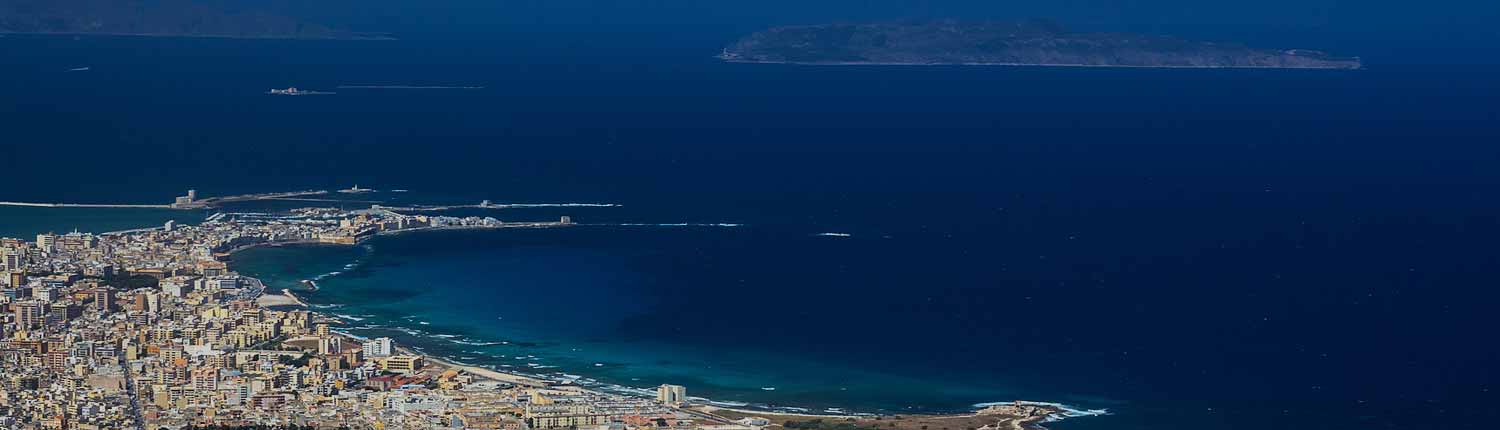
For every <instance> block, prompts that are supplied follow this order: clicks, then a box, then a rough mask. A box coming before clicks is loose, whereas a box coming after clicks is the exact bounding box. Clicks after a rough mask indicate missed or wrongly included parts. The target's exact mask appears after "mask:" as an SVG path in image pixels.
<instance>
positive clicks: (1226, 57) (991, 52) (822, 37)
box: [719, 21, 1361, 69]
mask: <svg viewBox="0 0 1500 430" xmlns="http://www.w3.org/2000/svg"><path fill="white" fill-rule="evenodd" d="M719 58H721V59H723V60H725V61H730V62H743V63H790V64H850V65H859V64H934V65H940V64H954V65H1017V66H1078V67H1087V66H1092V67H1164V68H1165V67H1173V68H1279V69H1358V68H1360V67H1361V63H1360V60H1359V58H1357V57H1354V58H1340V57H1334V56H1331V55H1328V54H1326V53H1323V52H1319V51H1311V50H1301V49H1289V50H1273V49H1258V48H1250V47H1246V46H1241V45H1236V44H1222V43H1211V42H1195V41H1189V40H1183V39H1178V38H1175V37H1170V36H1151V35H1139V34H1127V33H1077V32H1069V31H1067V30H1065V29H1063V28H1062V27H1061V26H1059V25H1056V24H1054V23H1051V22H1047V21H1026V22H959V21H929V22H909V23H878V24H828V25H811V26H795V27H778V28H773V29H770V30H765V31H761V32H758V33H755V34H751V35H749V36H746V37H745V38H743V39H741V40H739V41H738V42H737V43H735V44H734V45H732V46H730V47H728V48H726V49H724V51H723V53H722V54H720V55H719Z"/></svg>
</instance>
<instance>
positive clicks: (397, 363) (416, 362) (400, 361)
mask: <svg viewBox="0 0 1500 430" xmlns="http://www.w3.org/2000/svg"><path fill="white" fill-rule="evenodd" d="M380 363H381V368H382V369H384V370H385V371H387V372H395V373H412V372H416V371H417V370H418V369H421V368H422V365H423V364H422V357H418V356H415V355H397V356H393V357H387V358H386V359H384V360H381V361H380Z"/></svg>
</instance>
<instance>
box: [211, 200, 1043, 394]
mask: <svg viewBox="0 0 1500 430" xmlns="http://www.w3.org/2000/svg"><path fill="white" fill-rule="evenodd" d="M753 234H755V233H752V232H746V231H743V229H736V228H732V227H719V228H714V227H699V228H680V227H663V228H655V227H653V228H643V227H580V228H575V229H567V230H544V231H519V230H518V231H455V232H430V233H418V234H411V235H401V236H393V237H382V238H378V239H376V240H373V241H370V242H367V243H366V244H364V245H361V246H357V247H339V246H299V247H283V248H259V249H252V250H247V251H244V252H241V253H239V254H237V255H236V256H235V260H234V267H235V269H236V270H239V271H241V272H243V273H246V274H249V275H252V276H257V277H260V278H262V279H263V280H266V281H267V283H268V284H269V285H271V286H272V287H281V288H294V289H299V290H304V292H302V293H301V295H302V296H303V297H304V299H306V300H307V301H308V302H310V303H312V304H313V306H314V307H315V308H316V309H318V310H319V311H322V312H325V313H328V314H332V315H336V316H338V317H339V318H341V319H343V320H344V321H345V323H346V324H345V326H344V329H345V330H347V331H349V332H350V333H352V334H355V335H359V336H391V337H394V338H396V339H397V341H398V342H399V343H401V344H404V345H408V346H414V347H416V348H418V349H420V350H423V351H424V352H428V353H433V354H438V355H441V356H444V357H448V358H451V359H456V360H459V361H462V362H466V363H469V364H479V365H486V366H490V367H493V368H496V369H500V370H507V371H513V372H522V373H529V374H537V375H544V376H548V377H552V378H562V379H575V380H579V381H582V382H584V383H597V384H609V385H618V386H624V387H635V388H642V387H650V386H654V385H656V384H661V383H676V384H684V385H687V386H689V387H690V389H691V390H692V391H691V393H692V394H693V395H696V396H707V397H709V398H712V399H714V400H716V401H721V402H727V403H729V404H742V403H745V404H751V405H757V406H767V407H804V408H809V409H812V410H823V409H824V408H846V409H851V410H891V411H901V410H929V411H931V410H963V409H967V408H968V407H969V406H970V405H972V404H974V403H980V402H986V401H996V400H1008V399H1013V398H1017V397H1016V396H1019V395H1020V394H1021V393H1019V392H1016V391H1013V390H1008V389H1006V388H1005V387H1002V386H999V385H998V384H995V383H994V382H993V381H962V380H957V379H951V378H945V377H944V376H943V375H941V372H930V373H928V374H922V373H914V372H912V369H906V371H905V372H887V371H884V370H883V369H877V368H867V367H860V366H849V365H847V364H846V363H844V362H841V361H840V360H825V359H819V357H811V356H806V355H804V354H802V351H796V350H785V349H780V348H767V346H766V345H760V344H757V342H759V340H758V339H754V338H751V339H743V340H737V339H735V338H734V337H733V335H732V334H728V333H726V334H725V335H724V336H723V337H722V338H720V339H715V340H713V341H711V342H704V341H701V340H697V341H689V342H684V341H675V340H674V339H673V336H672V333H670V330H669V331H668V332H666V333H659V334H653V335H641V334H639V333H631V332H630V331H629V330H627V329H625V328H624V327H626V326H628V325H629V324H630V322H631V321H633V320H636V319H639V318H642V317H643V316H644V315H645V314H648V313H652V312H661V311H662V306H664V305H665V303H668V302H670V300H663V299H662V298H660V297H656V296H654V295H653V294H652V293H651V290H652V289H651V288H650V285H651V284H654V283H659V282H661V281H662V280H660V279H653V277H660V276H663V273H659V272H654V271H653V270H652V269H650V267H653V266H655V265H656V264H655V263H652V262H651V261H652V260H656V259H659V258H664V257H666V254H663V252H664V251H671V252H680V251H681V249H677V250H675V251H674V250H672V249H663V248H664V247H663V246H662V245H661V244H668V245H666V247H665V248H673V247H682V248H687V249H691V248H693V247H694V246H696V245H701V243H699V242H698V241H705V240H706V241H718V240H734V239H736V238H737V237H743V236H746V235H753ZM648 243H650V244H651V245H647V244H648ZM304 279H310V280H316V282H317V284H318V286H319V289H318V290H317V291H313V292H309V291H305V287H304V286H303V285H302V284H301V282H300V281H301V280H304ZM703 288H713V287H711V286H704V287H703ZM747 293H748V292H747ZM795 300H796V299H795V297H789V298H788V301H787V302H788V304H792V305H794V304H795ZM754 302H757V301H745V303H754ZM700 305H701V306H704V307H712V308H717V309H721V310H722V313H723V318H728V319H734V320H736V321H738V322H740V323H750V324H753V321H754V320H757V319H763V318H788V316H787V315H786V314H785V313H784V312H782V310H779V309H758V308H747V307H742V306H741V302H740V301H739V300H736V297H735V294H727V295H725V296H724V298H723V300H722V301H717V302H704V303H701V304H700ZM774 327H776V325H768V329H771V330H777V329H778V328H774ZM898 344H899V340H897V339H893V344H892V346H893V347H898Z"/></svg>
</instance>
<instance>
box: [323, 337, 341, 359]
mask: <svg viewBox="0 0 1500 430" xmlns="http://www.w3.org/2000/svg"><path fill="white" fill-rule="evenodd" d="M343 352H344V344H343V338H341V337H337V336H326V337H322V338H319V339H318V354H319V355H339V354H340V353H343Z"/></svg>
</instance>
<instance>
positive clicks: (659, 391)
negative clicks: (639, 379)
mask: <svg viewBox="0 0 1500 430" xmlns="http://www.w3.org/2000/svg"><path fill="white" fill-rule="evenodd" d="M656 401H658V402H662V403H664V404H668V405H680V404H683V403H686V402H687V387H683V386H681V385H671V384H662V385H661V386H660V387H656Z"/></svg>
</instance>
